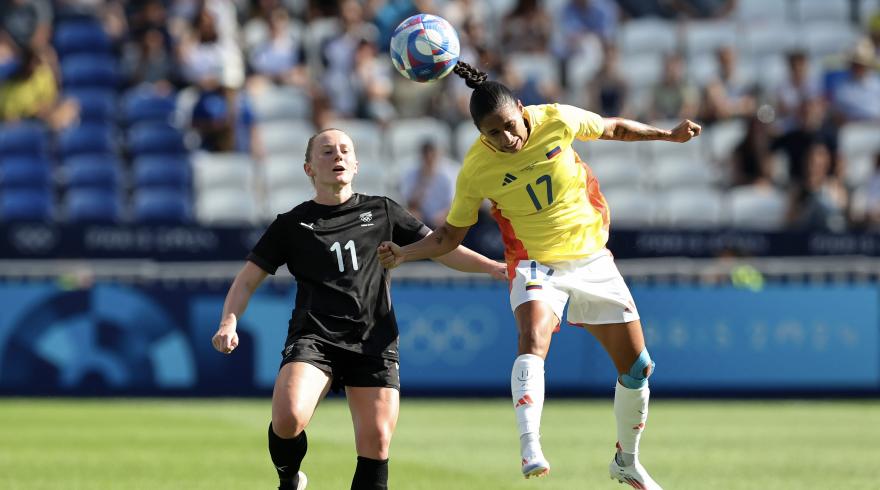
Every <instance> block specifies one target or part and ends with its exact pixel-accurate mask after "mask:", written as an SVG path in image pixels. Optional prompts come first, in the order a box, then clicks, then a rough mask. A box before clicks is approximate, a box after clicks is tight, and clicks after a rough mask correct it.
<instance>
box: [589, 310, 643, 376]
mask: <svg viewBox="0 0 880 490" xmlns="http://www.w3.org/2000/svg"><path fill="white" fill-rule="evenodd" d="M585 327H586V329H587V330H588V331H589V332H590V333H591V334H593V336H594V337H596V340H598V341H599V343H600V344H602V347H604V348H605V351H607V352H608V355H609V356H610V357H611V360H612V361H613V362H614V367H615V368H617V373H618V374H623V373H628V372H629V369H630V367H631V366H632V365H633V363H634V362H635V361H636V359H637V358H638V357H639V354H641V352H642V350H644V349H645V336H644V334H643V333H642V323H641V322H640V321H639V320H633V321H631V322H625V323H605V324H601V325H585Z"/></svg>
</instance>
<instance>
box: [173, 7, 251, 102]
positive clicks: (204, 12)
mask: <svg viewBox="0 0 880 490" xmlns="http://www.w3.org/2000/svg"><path fill="white" fill-rule="evenodd" d="M178 56H179V59H180V66H181V69H182V71H183V75H184V77H185V78H186V80H187V81H188V82H189V83H192V84H193V85H196V86H198V87H199V88H201V89H202V90H216V89H218V88H220V87H223V88H227V89H238V88H240V87H241V86H242V83H243V82H244V63H243V61H242V53H241V48H239V46H238V44H236V43H235V41H234V40H232V39H225V38H221V37H220V35H219V32H218V31H217V23H216V22H215V17H214V14H213V13H212V11H211V10H209V9H207V8H203V9H201V10H200V11H199V13H198V14H197V15H196V17H195V18H194V19H193V22H192V25H191V29H190V30H189V31H188V32H187V33H186V34H185V35H184V37H183V38H181V40H180V47H179V55H178Z"/></svg>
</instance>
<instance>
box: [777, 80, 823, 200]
mask: <svg viewBox="0 0 880 490" xmlns="http://www.w3.org/2000/svg"><path fill="white" fill-rule="evenodd" d="M827 113H828V111H827V108H826V103H825V101H824V100H823V99H821V98H818V97H815V98H808V99H804V100H802V101H801V103H800V105H798V107H797V110H796V112H795V113H794V114H793V115H792V118H793V120H792V123H791V126H790V128H789V129H788V130H787V131H785V132H784V133H782V135H781V136H779V137H777V138H776V139H775V140H774V141H773V144H772V149H773V150H782V151H783V152H784V153H785V155H786V156H787V157H788V176H789V179H790V181H791V182H793V183H797V182H800V181H801V180H802V179H803V177H804V175H805V171H804V169H805V168H806V158H807V149H808V148H809V147H810V146H811V145H812V144H813V143H815V142H821V143H823V144H824V145H826V146H827V147H828V148H829V149H831V150H832V154H834V151H833V150H835V149H836V148H837V140H836V132H835V130H834V128H833V127H831V126H830V124H829V120H828V117H827ZM834 160H835V161H836V159H834ZM834 168H835V170H836V169H837V166H834Z"/></svg>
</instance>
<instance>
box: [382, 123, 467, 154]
mask: <svg viewBox="0 0 880 490" xmlns="http://www.w3.org/2000/svg"><path fill="white" fill-rule="evenodd" d="M387 139H388V146H389V147H390V151H391V157H392V158H394V159H397V158H407V157H411V156H412V155H415V154H418V152H419V148H421V146H422V143H424V142H425V141H426V140H433V141H434V142H435V143H436V144H437V147H438V148H439V149H440V150H441V151H445V152H446V153H450V152H451V150H452V148H451V146H450V139H451V138H450V136H449V127H448V126H447V125H446V123H444V122H442V121H439V120H437V119H433V118H429V117H424V118H414V119H396V120H392V121H391V123H390V124H389V125H388V132H387Z"/></svg>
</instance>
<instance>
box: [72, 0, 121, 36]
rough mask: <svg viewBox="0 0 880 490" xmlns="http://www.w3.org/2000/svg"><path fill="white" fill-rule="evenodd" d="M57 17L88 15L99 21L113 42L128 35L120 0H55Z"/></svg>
mask: <svg viewBox="0 0 880 490" xmlns="http://www.w3.org/2000/svg"><path fill="white" fill-rule="evenodd" d="M55 5H56V11H57V13H58V17H59V18H60V17H63V16H90V17H94V18H96V19H98V20H100V21H101V25H102V26H103V27H104V32H106V33H107V36H108V37H109V38H110V41H111V42H113V43H114V44H117V43H121V42H122V41H124V40H125V38H126V37H127V36H128V33H129V29H128V19H127V18H126V16H125V8H124V6H123V2H122V1H121V0H56V2H55Z"/></svg>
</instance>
